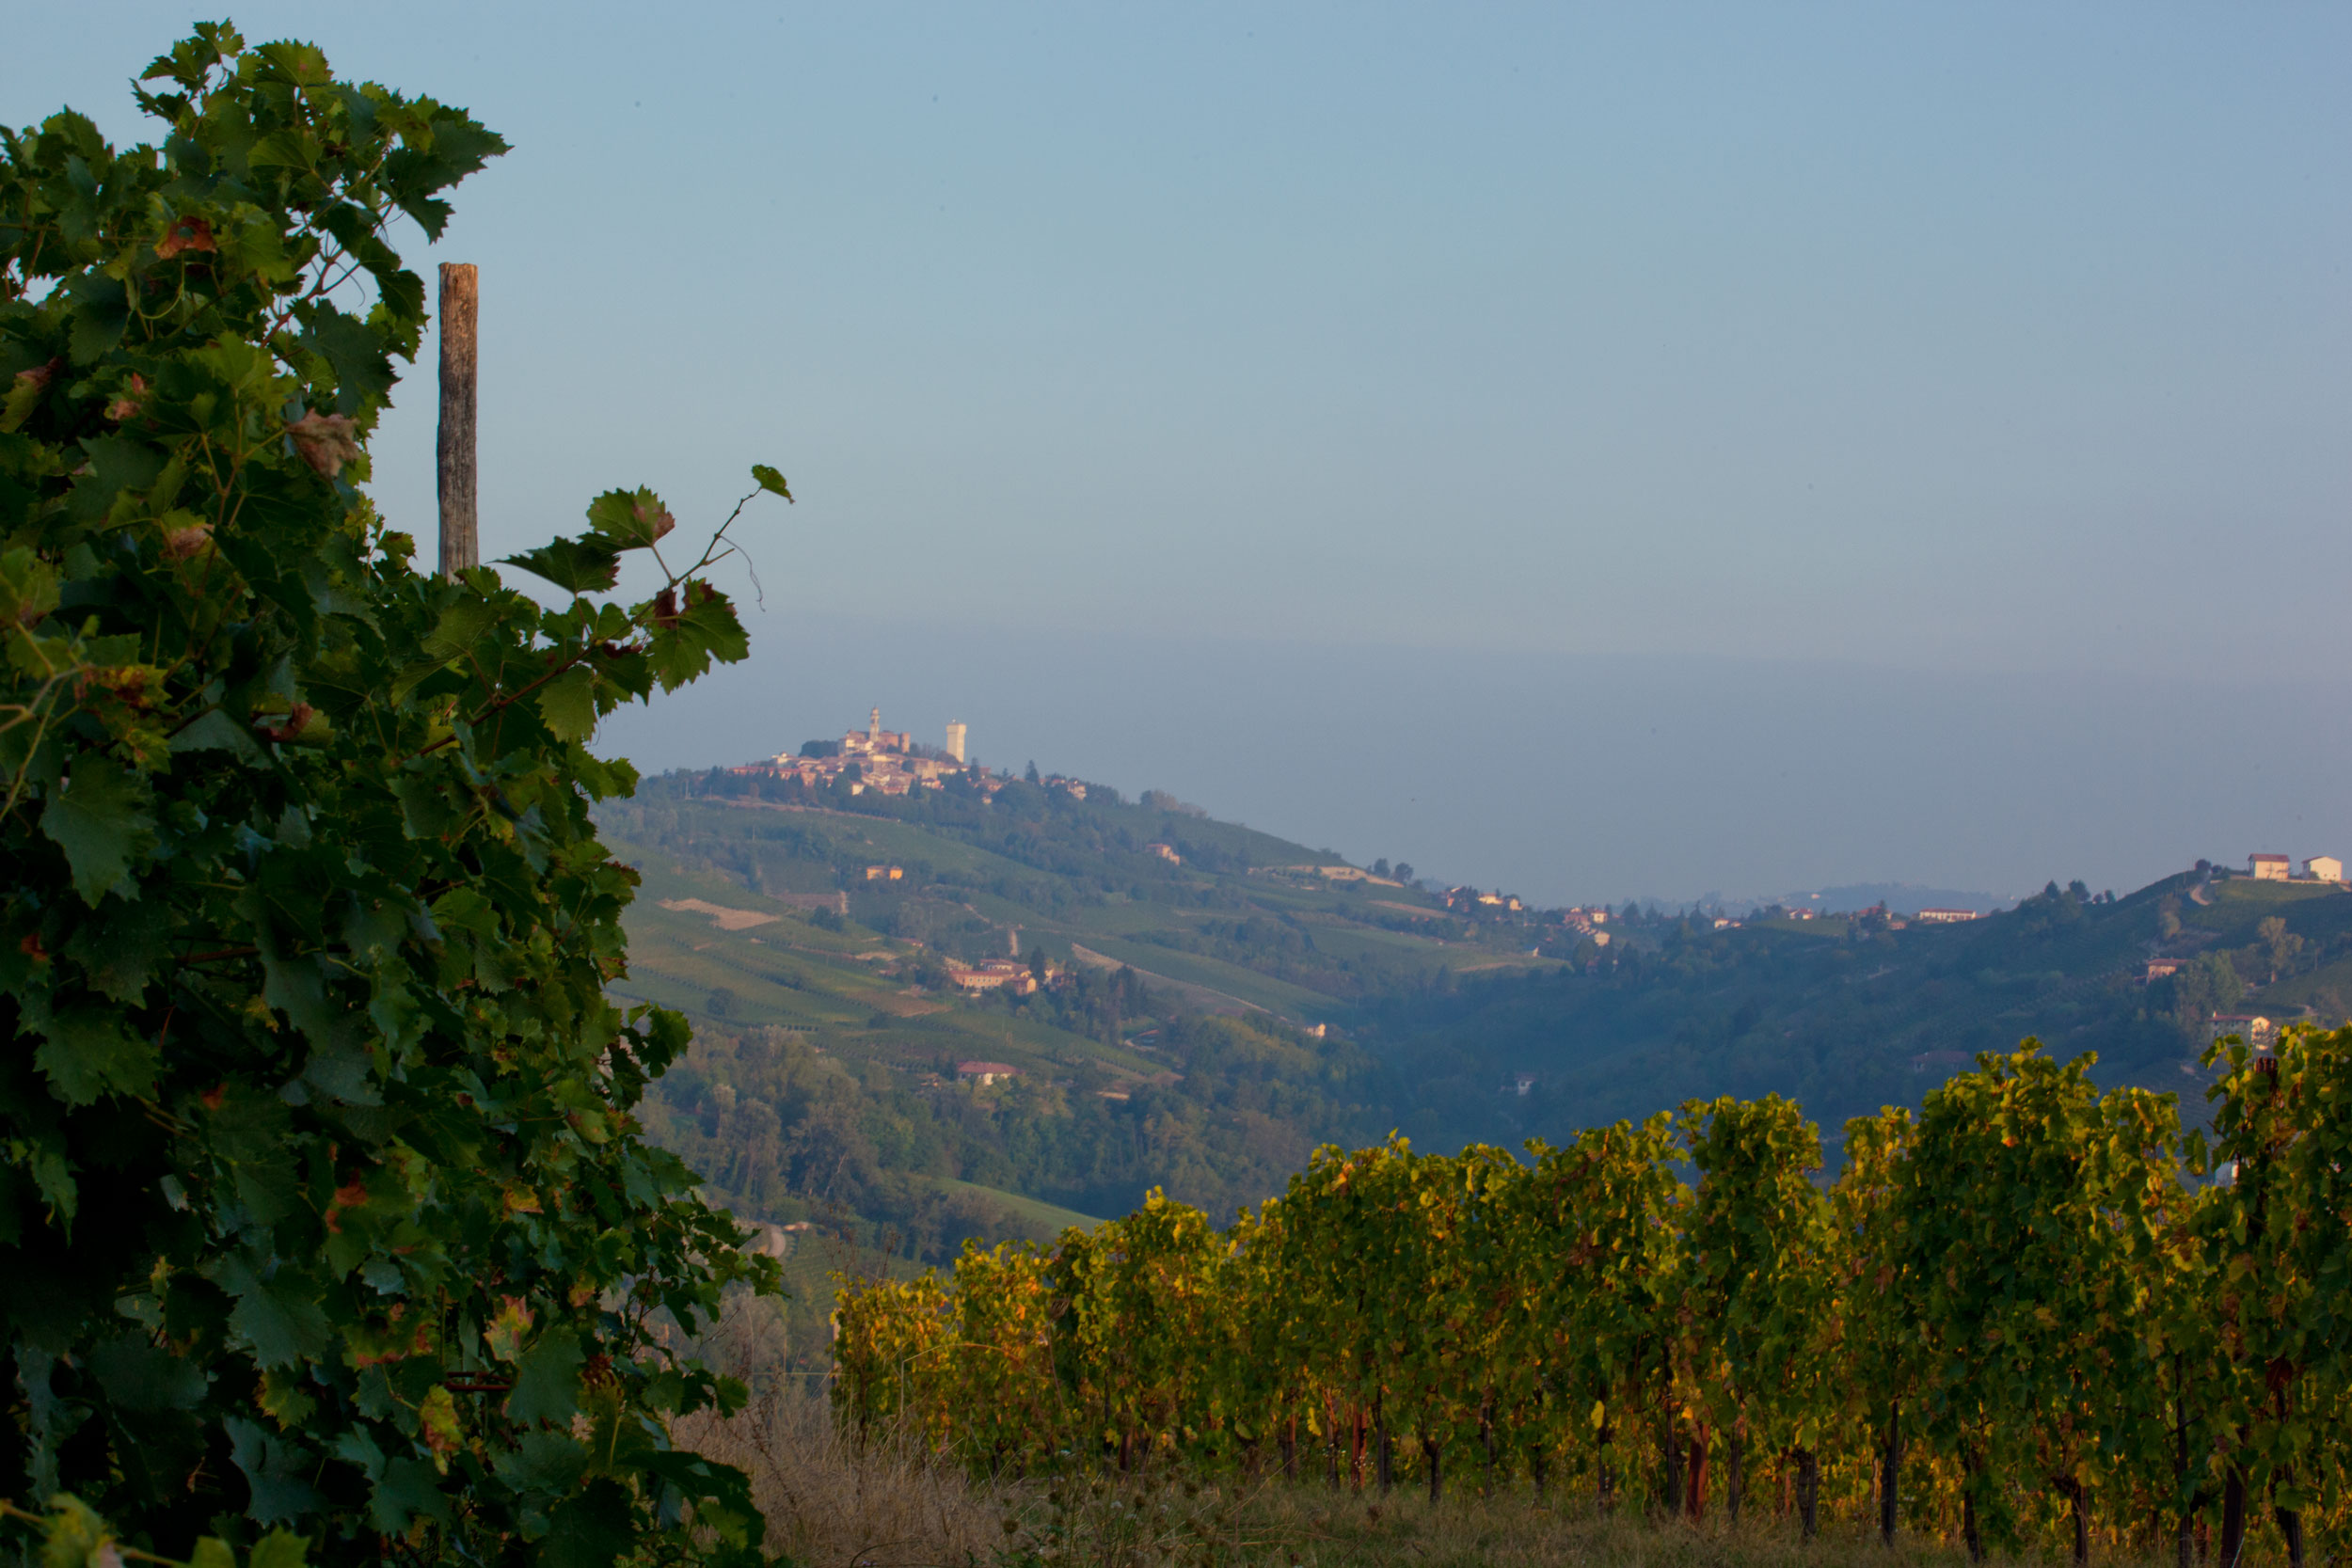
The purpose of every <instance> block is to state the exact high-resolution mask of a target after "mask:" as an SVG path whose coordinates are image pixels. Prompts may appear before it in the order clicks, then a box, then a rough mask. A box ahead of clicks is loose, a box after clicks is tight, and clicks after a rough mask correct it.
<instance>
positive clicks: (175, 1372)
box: [90, 1334, 208, 1415]
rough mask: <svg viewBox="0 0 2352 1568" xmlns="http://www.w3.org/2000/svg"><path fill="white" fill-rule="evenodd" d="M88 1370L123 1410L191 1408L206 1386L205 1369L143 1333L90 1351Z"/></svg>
mask: <svg viewBox="0 0 2352 1568" xmlns="http://www.w3.org/2000/svg"><path fill="white" fill-rule="evenodd" d="M90 1370H91V1371H93V1372H95V1373H96V1374H97V1375H98V1386H100V1387H102V1388H103V1389H105V1390H106V1398H108V1399H109V1400H111V1401H113V1402H115V1404H116V1405H118V1406H119V1407H120V1408H122V1409H124V1410H129V1411H133V1412H135V1413H138V1414H142V1415H144V1414H147V1413H149V1412H151V1411H157V1410H193V1409H195V1408H196V1406H197V1405H198V1404H199V1402H201V1401H202V1400H203V1398H204V1390H205V1388H206V1387H207V1386H208V1385H207V1384H206V1382H205V1378H204V1370H203V1369H202V1368H201V1367H199V1366H198V1365H197V1364H196V1363H195V1362H193V1361H190V1360H187V1359H185V1358H183V1357H181V1356H177V1355H174V1354H171V1352H169V1351H167V1350H166V1349H164V1348H163V1347H162V1346H160V1345H157V1344H154V1343H152V1342H151V1341H150V1340H149V1339H148V1338H147V1336H145V1335H144V1334H126V1335H123V1336H121V1337H120V1338H115V1339H109V1340H107V1341H106V1342H105V1343H104V1344H102V1345H100V1346H99V1347H98V1348H97V1349H96V1350H94V1351H92V1352H91V1353H90Z"/></svg>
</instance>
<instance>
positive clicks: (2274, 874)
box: [2246, 855, 2294, 882]
mask: <svg viewBox="0 0 2352 1568" xmlns="http://www.w3.org/2000/svg"><path fill="white" fill-rule="evenodd" d="M2293 864H2294V862H2292V861H2290V860H2289V859H2287V857H2286V856H2284V855H2249V856H2247V857H2246V868H2247V870H2248V872H2249V873H2250V874H2251V875H2252V877H2253V879H2254V880H2256V881H2258V882H2283V881H2285V880H2286V879H2287V872H2288V868H2289V867H2291V866H2292V865H2293Z"/></svg>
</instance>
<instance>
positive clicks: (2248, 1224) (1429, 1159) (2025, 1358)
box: [834, 1029, 2352, 1568]
mask: <svg viewBox="0 0 2352 1568" xmlns="http://www.w3.org/2000/svg"><path fill="white" fill-rule="evenodd" d="M2090 1065H2091V1059H2090V1058H2089V1057H2084V1058H2081V1059H2078V1060H2076V1061H2074V1062H2071V1063H2067V1064H2063V1065H2061V1064H2059V1063H2057V1062H2055V1061H2053V1060H2051V1059H2050V1058H2049V1057H2047V1056H2046V1055H2044V1054H2043V1053H2042V1050H2041V1048H2040V1046H2039V1045H2038V1044H2037V1043H2036V1042H2034V1041H2031V1040H2028V1041H2026V1043H2025V1044H2024V1046H2023V1047H2021V1048H2020V1049H2019V1050H2018V1051H2017V1052H2016V1053H2013V1054H2010V1055H2006V1056H2002V1055H1986V1056H1983V1057H1980V1058H1979V1067H1978V1069H1976V1070H1975V1071H1973V1072H1969V1073H1965V1074H1963V1075H1961V1076H1959V1077H1956V1078H1954V1079H1953V1080H1951V1081H1950V1082H1949V1083H1947V1084H1946V1085H1943V1086H1942V1087H1941V1088H1939V1089H1936V1090H1935V1091H1933V1092H1931V1094H1929V1095H1928V1096H1927V1097H1926V1100H1925V1101H1924V1103H1923V1104H1922V1106H1921V1107H1920V1109H1919V1110H1918V1112H1917V1113H1916V1114H1914V1113H1913V1112H1911V1111H1909V1110H1905V1109H1889V1110H1886V1111H1884V1112H1882V1113H1881V1114H1880V1115H1878V1116H1875V1117H1859V1118H1856V1119H1855V1120H1853V1121H1851V1122H1849V1123H1848V1124H1847V1127H1846V1141H1845V1160H1844V1164H1843V1168H1842V1170H1841V1171H1840V1172H1839V1173H1838V1174H1837V1176H1836V1180H1833V1181H1827V1182H1826V1183H1825V1182H1824V1181H1823V1180H1822V1171H1821V1166H1822V1159H1821V1146H1820V1135H1819V1132H1818V1130H1817V1129H1816V1128H1815V1127H1814V1126H1813V1125H1812V1124H1811V1123H1809V1122H1807V1121H1806V1120H1805V1119H1804V1117H1803V1115H1802V1113H1801V1111H1800V1110H1799V1108H1798V1107H1797V1106H1795V1105H1794V1104H1792V1103H1790V1102H1788V1101H1785V1100H1782V1099H1780V1098H1778V1097H1776V1096H1767V1097H1766V1098H1764V1099H1762V1100H1759V1101H1739V1100H1733V1099H1728V1098H1726V1099H1722V1100H1716V1101H1692V1102H1690V1103H1688V1104H1685V1105H1684V1106H1683V1107H1682V1109H1681V1111H1680V1113H1679V1114H1678V1115H1667V1114H1663V1113H1661V1114H1660V1115H1659V1116H1656V1117H1652V1118H1650V1119H1649V1120H1647V1121H1645V1122H1643V1123H1641V1124H1639V1125H1635V1124H1632V1123H1629V1122H1620V1123H1618V1124H1616V1125H1614V1126H1613V1127H1606V1128H1600V1129H1596V1130H1593V1131H1590V1132H1584V1133H1582V1134H1581V1135H1579V1136H1578V1137H1577V1138H1576V1139H1575V1140H1574V1141H1573V1142H1572V1143H1570V1144H1568V1145H1567V1146H1566V1147H1565V1148H1550V1147H1548V1146H1546V1145H1544V1144H1542V1143H1541V1142H1535V1143H1531V1144H1530V1145H1529V1146H1528V1148H1527V1157H1526V1158H1525V1159H1520V1158H1516V1157H1514V1156H1513V1155H1511V1154H1509V1153H1507V1152H1505V1151H1503V1150H1502V1149H1498V1148H1487V1147H1483V1146H1474V1147H1472V1148H1467V1149H1465V1150H1463V1152H1462V1153H1460V1154H1459V1155H1455V1156H1441V1155H1430V1154H1420V1153H1416V1152H1414V1151H1413V1150H1412V1149H1411V1148H1409V1147H1408V1146H1407V1145H1406V1142H1405V1141H1404V1140H1402V1139H1394V1138H1392V1139H1391V1141H1390V1142H1389V1143H1387V1144H1384V1145H1381V1146H1378V1147H1375V1148H1364V1149H1358V1150H1356V1151H1354V1152H1344V1151H1342V1150H1339V1149H1336V1148H1326V1149H1322V1150H1319V1151H1318V1152H1317V1153H1316V1154H1315V1156H1314V1158H1313V1160H1312V1162H1311V1164H1309V1166H1308V1167H1307V1169H1305V1170H1304V1171H1302V1172H1300V1173H1298V1174H1297V1175H1296V1176H1295V1177H1294V1178H1293V1179H1292V1180H1291V1183H1290V1186H1289V1189H1288V1190H1287V1191H1286V1192H1285V1193H1284V1194H1283V1195H1282V1196H1279V1197H1278V1198H1272V1199H1269V1200H1268V1201H1266V1202H1265V1203H1264V1204H1263V1205H1261V1206H1260V1207H1259V1208H1258V1209H1257V1210H1256V1211H1254V1212H1249V1211H1245V1212H1242V1213H1241V1214H1240V1215H1239V1216H1238V1218H1237V1219H1236V1220H1235V1222H1234V1223H1233V1224H1232V1226H1230V1227H1227V1228H1224V1229H1222V1230H1220V1229H1218V1228H1216V1227H1214V1226H1213V1225H1212V1224H1211V1223H1210V1221H1209V1219H1208V1217H1207V1216H1206V1215H1205V1214H1203V1213H1201V1212H1200V1211H1198V1210H1195V1209H1191V1208H1188V1207H1186V1206H1185V1205H1183V1204H1180V1203H1175V1202H1171V1201H1168V1199H1167V1198H1165V1197H1164V1196H1161V1195H1159V1194H1158V1193H1153V1194H1152V1195H1151V1196H1150V1197H1149V1198H1148V1199H1147V1200H1146V1202H1145V1204H1144V1206H1143V1207H1142V1208H1141V1209H1140V1210H1138V1211H1136V1212H1135V1213H1133V1214H1130V1215H1128V1216H1127V1217H1125V1218H1123V1219H1120V1220H1117V1221H1113V1222H1111V1223H1108V1224H1105V1225H1104V1226H1102V1227H1098V1228H1097V1229H1095V1230H1093V1231H1091V1232H1087V1231H1081V1230H1074V1229H1073V1230H1069V1231H1065V1232H1064V1233H1063V1235H1062V1236H1061V1238H1060V1240H1059V1241H1058V1242H1057V1243H1055V1244H1054V1245H1052V1246H1051V1247H1039V1246H1035V1245H1033V1244H1029V1243H1020V1244H1012V1245H1007V1246H1001V1247H998V1248H996V1249H994V1250H993V1251H981V1250H979V1249H977V1247H967V1249H966V1251H965V1253H964V1256H963V1257H962V1258H961V1260H960V1261H959V1262H958V1263H957V1264H956V1266H955V1270H954V1273H953V1275H952V1277H951V1278H942V1277H941V1276H939V1275H935V1274H927V1275H923V1276H921V1277H919V1278H916V1279H914V1280H909V1281H899V1282H888V1281H852V1282H846V1283H845V1286H844V1291H843V1294H842V1298H841V1301H840V1305H839V1307H838V1309H837V1312H836V1316H835V1328H836V1343H835V1353H836V1356H837V1358H838V1363H839V1369H840V1375H839V1377H838V1379H837V1380H836V1383H835V1395H834V1397H835V1401H836V1404H837V1409H838V1412H839V1414H840V1417H841V1418H842V1419H843V1420H844V1421H845V1422H847V1423H849V1424H850V1425H851V1426H852V1427H854V1428H856V1429H857V1430H859V1431H861V1432H864V1431H870V1430H872V1429H873V1428H874V1427H875V1426H876V1425H877V1423H903V1424H907V1425H911V1426H913V1427H914V1428H915V1429H917V1430H919V1431H920V1432H921V1433H923V1435H924V1436H925V1437H926V1438H927V1439H928V1440H929V1441H930V1443H932V1444H933V1445H935V1447H936V1448H937V1449H939V1451H941V1452H943V1453H949V1454H953V1455H956V1456H958V1457H960V1458H961V1459H963V1460H965V1461H967V1462H969V1463H971V1464H973V1465H977V1466H981V1467H985V1468H988V1469H991V1470H994V1471H998V1472H1004V1471H1009V1470H1021V1471H1031V1472H1034V1471H1038V1470H1046V1469H1056V1468H1060V1467H1066V1466H1070V1465H1098V1464H1100V1465H1112V1464H1115V1465H1119V1466H1120V1467H1122V1468H1129V1469H1132V1468H1136V1467H1142V1466H1152V1465H1169V1464H1183V1465H1190V1466H1195V1467H1199V1468H1202V1469H1208V1470H1216V1469H1220V1468H1224V1469H1233V1470H1238V1471H1242V1472H1246V1473H1250V1474H1259V1475H1263V1474H1266V1473H1268V1472H1270V1471H1274V1470H1279V1472H1280V1473H1281V1474H1283V1475H1286V1476H1289V1477H1292V1478H1295V1479H1297V1480H1300V1481H1320V1482H1321V1483H1324V1484H1328V1485H1333V1486H1353V1487H1358V1488H1361V1487H1364V1486H1367V1485H1376V1486H1380V1487H1387V1486H1390V1485H1391V1484H1418V1485H1422V1486H1425V1487H1426V1488H1427V1489H1428V1492H1429V1494H1430V1496H1431V1497H1433V1498H1435V1497H1438V1496H1440V1495H1441V1494H1442V1492H1443V1490H1444V1488H1445V1487H1446V1486H1447V1485H1448V1484H1449V1482H1455V1481H1456V1478H1457V1477H1458V1478H1462V1481H1459V1482H1456V1483H1457V1484H1460V1483H1466V1484H1469V1485H1471V1486H1475V1487H1477V1488H1480V1489H1487V1490H1491V1489H1494V1488H1497V1487H1502V1486H1516V1485H1527V1486H1532V1487H1534V1488H1535V1489H1537V1490H1555V1489H1556V1490H1561V1491H1567V1490H1571V1489H1572V1490H1575V1491H1578V1492H1580V1493H1581V1494H1582V1495H1584V1496H1587V1497H1591V1498H1592V1499H1594V1500H1595V1503H1596V1505H1597V1506H1598V1507H1600V1508H1602V1509H1616V1508H1624V1507H1636V1508H1641V1509H1645V1510H1647V1511H1650V1512H1652V1513H1689V1514H1693V1515H1696V1514H1703V1513H1705V1512H1706V1511H1707V1510H1708V1509H1709V1508H1710V1507H1715V1508H1720V1509H1721V1510H1723V1511H1724V1512H1725V1513H1728V1514H1729V1515H1731V1516H1732V1517H1733V1518H1734V1519H1735V1520H1737V1518H1738V1517H1739V1516H1740V1513H1741V1512H1742V1510H1748V1511H1756V1510H1758V1509H1770V1510H1772V1511H1775V1512H1778V1513H1784V1514H1787V1515H1788V1516H1789V1517H1790V1518H1792V1519H1793V1520H1796V1521H1799V1522H1801V1525H1802V1528H1803V1529H1804V1532H1805V1533H1806V1534H1808V1535H1809V1534H1811V1533H1812V1532H1813V1530H1814V1529H1815V1528H1817V1526H1818V1523H1819V1521H1820V1520H1821V1519H1823V1518H1825V1517H1827V1518H1836V1519H1843V1520H1847V1521H1867V1522H1868V1523H1870V1524H1872V1525H1874V1526H1875V1527H1876V1528H1880V1529H1883V1531H1885V1532H1886V1533H1887V1535H1888V1536H1889V1538H1890V1539H1891V1538H1892V1535H1893V1532H1894V1531H1895V1530H1896V1529H1898V1528H1917V1529H1924V1530H1929V1531H1932V1532H1936V1533H1939V1534H1945V1535H1958V1536H1959V1537H1960V1538H1962V1539H1963V1540H1964V1541H1965V1543H1966V1544H1967V1546H1968V1548H1969V1551H1970V1554H1971V1556H1972V1557H1981V1556H1982V1555H1983V1554H1984V1553H1985V1552H1987V1551H1988V1550H2010V1551H2016V1550H2026V1549H2036V1548H2039V1549H2044V1550H2048V1549H2056V1550H2059V1551H2069V1552H2071V1553H2072V1555H2073V1556H2074V1559H2075V1560H2077V1561H2080V1560H2085V1559H2087V1558H2088V1557H2089V1555H2090V1551H2091V1548H2092V1545H2093V1543H2094V1541H2105V1542H2107V1543H2111V1544H2116V1545H2119V1546H2127V1547H2129V1548H2130V1549H2132V1550H2134V1551H2137V1552H2143V1553H2145V1552H2149V1551H2151V1550H2156V1549H2161V1546H2162V1544H2165V1543H2169V1544H2171V1545H2172V1547H2173V1548H2174V1549H2175V1550H2176V1551H2177V1553H2178V1556H2179V1560H2180V1562H2181V1563H2182V1564H2183V1565H2184V1568H2186V1565H2188V1564H2189V1563H2191V1562H2192V1561H2196V1560H2208V1561H2217V1562H2218V1563H2219V1564H2221V1565H2223V1568H2228V1565H2231V1564H2234V1563H2236V1562H2238V1561H2240V1560H2242V1554H2243V1553H2244V1552H2245V1551H2246V1550H2247V1548H2248V1544H2249V1541H2262V1542H2265V1543H2269V1544H2275V1546H2276V1547H2277V1548H2278V1549H2280V1552H2281V1554H2282V1555H2283V1556H2285V1557H2286V1558H2287V1559H2288V1560H2290V1561H2292V1562H2294V1563H2296V1564H2297V1565H2298V1568H2299V1564H2300V1563H2301V1562H2302V1561H2303V1560H2305V1556H2306V1551H2307V1544H2306V1543H2307V1538H2308V1539H2309V1541H2310V1542H2312V1543H2313V1544H2314V1545H2315V1548H2316V1549H2321V1550H2324V1551H2326V1552H2328V1554H2330V1555H2333V1554H2337V1553H2340V1552H2342V1551H2343V1550H2344V1547H2345V1545H2346V1544H2347V1532H2348V1531H2352V1510H2348V1509H2347V1506H2346V1495H2345V1481H2346V1479H2347V1465H2346V1453H2347V1443H2346V1435H2347V1432H2346V1425H2345V1421H2346V1416H2347V1413H2352V1386H2347V1372H2348V1371H2352V1176H2348V1175H2347V1170H2348V1169H2352V1160H2348V1159H2347V1154H2348V1153H2352V1148H2348V1146H2352V1029H2347V1030H2345V1031H2342V1032H2339V1033H2334V1034H2321V1033H2317V1032H2312V1031H2305V1032H2298V1033H2291V1034H2290V1035H2289V1036H2288V1037H2286V1038H2285V1039H2284V1040H2282V1041H2281V1043H2280V1046H2279V1049H2278V1051H2277V1053H2276V1054H2270V1053H2263V1054H2255V1053H2249V1051H2248V1050H2247V1049H2246V1048H2245V1047H2244V1046H2243V1045H2242V1044H2239V1043H2238V1042H2235V1041H2231V1042H2227V1043H2225V1044H2224V1045H2221V1046H2217V1047H2216V1048H2215V1050H2214V1053H2213V1054H2212V1056H2211V1057H2209V1065H2212V1066H2214V1067H2216V1068H2217V1069H2218V1070H2217V1078H2216V1082H2215V1084H2214V1086H2213V1088H2212V1090H2211V1095H2212V1098H2213V1101H2214V1104H2213V1118H2212V1126H2213V1133H2212V1136H2211V1137H2210V1138H2208V1137H2207V1136H2206V1135H2205V1134H2204V1133H2203V1132H2190V1133H2187V1134H2184V1132H2183V1130H2182V1126H2181V1121H2180V1116H2179V1107H2178V1104H2177V1101H2176V1099H2175V1097H2173V1096H2171V1095H2158V1094H2154V1093H2151V1092H2149V1091H2147V1090H2143V1089H2133V1088H2123V1089H2116V1090H2112V1091H2108V1092H2106V1093H2102V1092H2101V1091H2100V1090H2099V1089H2098V1087H2097V1086H2096V1085H2094V1084H2092V1082H2091V1081H2090V1076H2089V1071H2088V1069H2089V1068H2090ZM1686 1171H1688V1172H1691V1173H1692V1174H1693V1175H1694V1176H1695V1185H1693V1184H1691V1183H1689V1182H1686V1181H1685V1180H1684V1179H1683V1174H1682V1173H1683V1172H1686Z"/></svg>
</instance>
